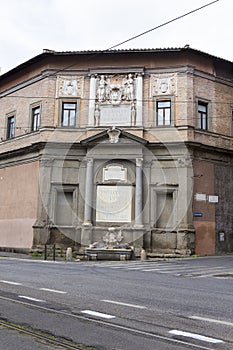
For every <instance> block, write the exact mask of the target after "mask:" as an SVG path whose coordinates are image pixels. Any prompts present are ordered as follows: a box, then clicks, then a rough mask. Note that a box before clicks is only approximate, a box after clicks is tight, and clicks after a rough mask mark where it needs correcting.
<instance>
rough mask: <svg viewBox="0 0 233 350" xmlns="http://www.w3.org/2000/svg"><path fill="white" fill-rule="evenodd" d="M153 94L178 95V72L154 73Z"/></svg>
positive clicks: (152, 81)
mask: <svg viewBox="0 0 233 350" xmlns="http://www.w3.org/2000/svg"><path fill="white" fill-rule="evenodd" d="M150 85H151V96H156V95H176V94H177V74H176V73H174V74H165V73H163V74H152V75H151V84H150Z"/></svg>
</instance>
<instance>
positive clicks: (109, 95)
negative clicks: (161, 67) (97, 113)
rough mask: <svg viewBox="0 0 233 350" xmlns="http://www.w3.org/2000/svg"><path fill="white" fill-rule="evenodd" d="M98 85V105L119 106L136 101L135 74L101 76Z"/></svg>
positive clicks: (98, 77) (98, 78)
mask: <svg viewBox="0 0 233 350" xmlns="http://www.w3.org/2000/svg"><path fill="white" fill-rule="evenodd" d="M96 79H97V83H96V100H97V103H99V104H101V105H104V104H111V105H119V104H121V103H130V102H133V101H134V99H135V90H136V78H135V75H134V74H131V73H129V74H118V75H104V74H102V75H99V76H97V78H96Z"/></svg>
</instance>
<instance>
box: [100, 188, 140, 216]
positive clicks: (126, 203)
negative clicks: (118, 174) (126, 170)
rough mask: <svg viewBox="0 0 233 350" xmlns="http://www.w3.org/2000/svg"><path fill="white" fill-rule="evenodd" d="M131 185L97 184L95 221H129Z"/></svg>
mask: <svg viewBox="0 0 233 350" xmlns="http://www.w3.org/2000/svg"><path fill="white" fill-rule="evenodd" d="M132 196H133V187H132V186H98V187H97V202H96V221H102V222H131V212H132Z"/></svg>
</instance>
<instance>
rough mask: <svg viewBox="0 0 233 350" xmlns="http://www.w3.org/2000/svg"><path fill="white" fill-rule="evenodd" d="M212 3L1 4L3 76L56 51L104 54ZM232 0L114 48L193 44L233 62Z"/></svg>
mask: <svg viewBox="0 0 233 350" xmlns="http://www.w3.org/2000/svg"><path fill="white" fill-rule="evenodd" d="M211 2H213V0H163V1H161V0H0V33H1V34H0V67H1V74H4V73H6V72H7V71H9V70H11V69H13V68H14V67H16V66H18V65H19V64H21V63H23V62H25V61H27V60H29V59H31V58H32V57H34V56H37V55H39V54H41V53H42V52H43V50H44V49H50V50H55V51H82V50H105V49H108V48H110V47H112V46H114V45H117V44H118V43H121V42H122V41H125V40H127V39H129V38H132V37H134V36H136V35H138V34H141V33H143V32H145V31H148V30H150V29H152V28H155V27H157V26H160V25H162V24H163V23H165V22H168V21H171V20H172V19H175V18H176V17H179V16H182V15H184V14H186V13H188V12H190V11H193V10H195V9H197V8H199V7H202V6H204V5H206V4H208V3H211ZM232 13H233V1H232V0H218V1H216V2H214V3H212V4H211V5H209V6H207V7H205V8H203V9H201V10H199V11H196V12H194V13H192V14H189V15H187V16H185V17H183V18H180V19H179V20H176V21H173V22H172V23H170V24H167V25H165V26H162V27H160V28H158V29H155V30H153V31H151V32H150V33H147V34H145V35H142V36H140V37H139V38H136V39H134V40H131V41H128V42H127V43H125V44H123V45H119V46H117V47H116V49H125V48H127V49H135V48H136V49H138V48H140V49H145V48H171V47H173V48H175V47H176V48H181V47H184V46H185V45H190V47H191V48H193V49H197V50H200V51H203V52H206V53H209V54H211V55H214V56H217V57H221V58H224V59H227V60H229V61H233V49H232V34H233V29H232V28H233V26H232Z"/></svg>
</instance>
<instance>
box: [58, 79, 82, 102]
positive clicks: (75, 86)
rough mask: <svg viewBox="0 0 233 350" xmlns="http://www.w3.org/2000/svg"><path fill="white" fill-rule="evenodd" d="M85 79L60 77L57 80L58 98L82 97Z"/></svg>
mask: <svg viewBox="0 0 233 350" xmlns="http://www.w3.org/2000/svg"><path fill="white" fill-rule="evenodd" d="M83 84H84V78H83V77H77V76H59V77H58V78H57V97H82V96H83Z"/></svg>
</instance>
